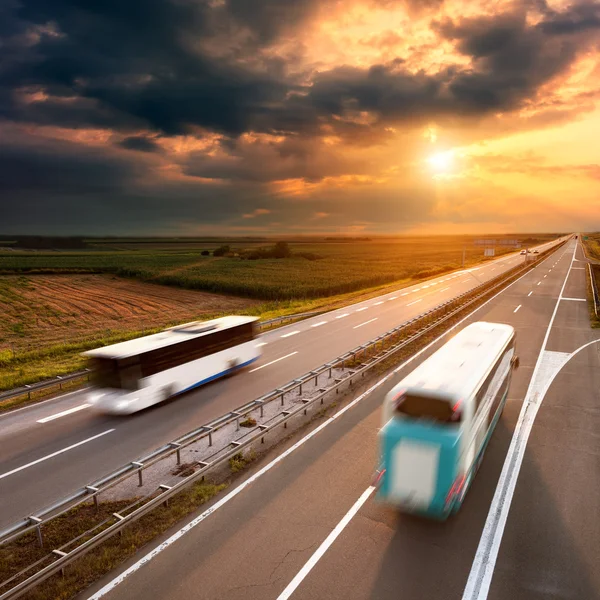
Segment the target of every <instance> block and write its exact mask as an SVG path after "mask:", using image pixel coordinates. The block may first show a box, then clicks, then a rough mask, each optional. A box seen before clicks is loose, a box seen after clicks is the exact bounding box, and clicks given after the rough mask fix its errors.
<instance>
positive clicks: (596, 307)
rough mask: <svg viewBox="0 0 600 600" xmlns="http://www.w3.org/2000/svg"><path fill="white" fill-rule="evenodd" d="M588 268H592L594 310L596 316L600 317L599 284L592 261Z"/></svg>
mask: <svg viewBox="0 0 600 600" xmlns="http://www.w3.org/2000/svg"><path fill="white" fill-rule="evenodd" d="M588 269H589V270H590V283H591V285H592V295H593V297H594V312H595V313H596V318H599V317H598V313H599V312H600V300H599V296H600V294H599V292H598V285H597V283H596V276H595V274H594V269H592V265H591V264H590V263H588Z"/></svg>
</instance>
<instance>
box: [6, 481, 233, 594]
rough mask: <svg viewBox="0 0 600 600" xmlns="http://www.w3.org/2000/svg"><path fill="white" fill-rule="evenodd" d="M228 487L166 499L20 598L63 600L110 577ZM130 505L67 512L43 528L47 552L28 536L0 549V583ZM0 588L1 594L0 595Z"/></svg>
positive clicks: (193, 489) (202, 485) (195, 488)
mask: <svg viewBox="0 0 600 600" xmlns="http://www.w3.org/2000/svg"><path fill="white" fill-rule="evenodd" d="M226 487H227V483H221V484H215V483H206V482H198V483H195V484H193V485H192V486H190V487H189V488H187V489H186V490H184V491H182V492H180V493H179V494H177V495H176V496H174V497H173V498H171V499H170V501H169V504H168V506H164V505H161V506H160V507H158V508H156V509H155V510H153V511H152V512H151V513H150V514H148V515H146V516H144V517H142V518H141V519H139V520H138V521H135V522H133V523H132V524H131V525H129V526H128V527H126V528H125V529H123V533H122V535H115V536H113V537H112V538H110V539H109V540H107V541H106V542H104V543H103V544H101V545H100V546H98V547H97V548H95V549H94V550H92V551H90V552H89V553H88V554H86V555H84V556H83V557H81V558H80V559H78V560H76V561H75V562H73V563H72V564H70V565H68V566H67V567H65V573H64V576H63V575H61V574H57V575H53V576H52V577H50V578H49V579H47V580H46V581H45V582H44V584H43V585H40V586H38V587H37V588H35V589H34V590H32V591H30V592H28V593H27V594H25V595H24V596H22V597H23V598H27V599H29V600H68V599H69V598H72V597H73V596H75V595H76V594H78V593H80V592H81V591H82V590H84V589H85V588H87V587H88V586H89V585H90V584H92V583H93V582H94V581H97V580H98V579H100V577H102V576H103V575H105V574H107V573H109V572H110V571H111V570H112V569H114V568H115V567H117V566H118V565H120V564H121V563H122V562H123V561H124V560H126V559H127V558H129V557H130V556H132V555H133V554H135V552H137V551H138V550H139V549H140V548H143V546H144V545H145V544H147V543H149V542H151V541H152V540H153V539H155V538H156V537H157V536H159V535H160V534H162V533H165V532H166V531H167V530H168V529H169V528H170V527H172V526H173V525H175V524H176V523H177V522H178V521H180V520H181V519H183V518H184V517H186V516H187V515H189V514H190V513H192V512H193V511H194V510H196V509H198V508H199V507H200V506H202V505H203V504H205V503H206V502H208V501H209V500H210V499H211V498H213V497H214V496H215V495H216V494H218V493H219V492H220V491H221V490H223V489H225V488H226ZM131 504H132V500H127V501H120V502H100V503H99V507H98V510H99V513H98V512H96V510H95V508H94V506H93V505H85V506H81V507H78V508H77V509H74V510H73V511H71V512H69V513H66V514H65V515H63V516H61V517H59V518H57V519H55V520H54V521H51V522H49V523H48V524H46V525H44V530H43V532H44V533H43V535H44V544H45V548H46V550H44V549H42V548H40V547H39V544H38V541H37V535H36V534H35V533H32V534H28V535H26V536H23V537H21V538H19V539H18V540H17V541H15V542H13V543H10V544H8V545H5V546H0V581H5V580H6V579H7V578H8V577H11V576H12V575H14V574H15V573H17V572H19V571H20V570H21V569H24V568H26V567H27V566H29V565H31V564H32V563H33V562H34V561H36V560H39V559H41V558H43V556H45V555H47V549H49V548H52V549H54V548H60V547H61V546H64V545H65V544H68V543H69V542H70V541H71V540H73V538H74V537H76V536H78V535H81V534H82V533H83V532H85V531H86V530H87V529H89V528H90V527H92V526H95V525H96V523H97V522H98V521H99V520H101V519H102V517H103V516H104V517H106V518H109V517H110V516H111V515H112V513H114V512H119V510H122V509H124V508H125V507H127V506H130V505H131ZM2 591H4V590H2V588H0V592H2Z"/></svg>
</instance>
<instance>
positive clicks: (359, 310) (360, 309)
mask: <svg viewBox="0 0 600 600" xmlns="http://www.w3.org/2000/svg"><path fill="white" fill-rule="evenodd" d="M367 308H369V307H368V306H363V307H362V308H357V309H356V312H361V311H363V310H367Z"/></svg>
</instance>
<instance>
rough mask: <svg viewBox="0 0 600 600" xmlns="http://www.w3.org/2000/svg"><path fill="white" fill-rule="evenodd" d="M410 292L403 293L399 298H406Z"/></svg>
mask: <svg viewBox="0 0 600 600" xmlns="http://www.w3.org/2000/svg"><path fill="white" fill-rule="evenodd" d="M409 294H410V292H404V294H400V295H401V296H408V295H409Z"/></svg>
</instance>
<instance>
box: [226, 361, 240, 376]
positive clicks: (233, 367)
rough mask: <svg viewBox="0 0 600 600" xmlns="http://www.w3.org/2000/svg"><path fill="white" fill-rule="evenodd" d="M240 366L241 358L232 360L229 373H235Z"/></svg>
mask: <svg viewBox="0 0 600 600" xmlns="http://www.w3.org/2000/svg"><path fill="white" fill-rule="evenodd" d="M239 364H240V360H239V358H232V359H231V360H230V361H229V365H228V367H229V368H228V371H229V372H230V373H231V372H233V371H234V370H235V369H236V368H237V367H238V365H239Z"/></svg>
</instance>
